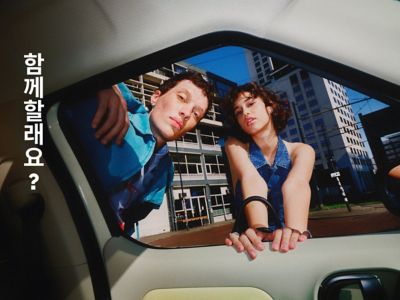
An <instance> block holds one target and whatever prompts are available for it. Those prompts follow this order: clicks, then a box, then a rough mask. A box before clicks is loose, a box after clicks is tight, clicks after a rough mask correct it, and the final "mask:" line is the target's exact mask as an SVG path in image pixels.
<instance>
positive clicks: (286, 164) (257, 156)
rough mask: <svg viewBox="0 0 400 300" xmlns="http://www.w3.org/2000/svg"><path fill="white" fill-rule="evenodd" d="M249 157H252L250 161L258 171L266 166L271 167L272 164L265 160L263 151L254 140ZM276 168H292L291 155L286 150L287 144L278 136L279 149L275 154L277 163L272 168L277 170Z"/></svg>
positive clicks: (251, 143) (251, 142)
mask: <svg viewBox="0 0 400 300" xmlns="http://www.w3.org/2000/svg"><path fill="white" fill-rule="evenodd" d="M249 157H250V161H251V162H252V163H253V165H254V166H255V167H256V169H258V168H260V167H262V166H264V165H269V166H271V164H270V163H269V162H268V161H267V160H266V159H265V157H264V155H263V153H262V151H261V149H260V148H259V147H258V145H257V144H256V143H255V142H254V141H253V140H251V141H250V146H249ZM276 167H282V168H285V169H289V168H290V157H289V153H288V151H287V149H286V146H285V144H284V143H283V140H282V139H281V138H280V137H279V136H278V149H277V151H276V154H275V161H274V164H273V166H272V168H276Z"/></svg>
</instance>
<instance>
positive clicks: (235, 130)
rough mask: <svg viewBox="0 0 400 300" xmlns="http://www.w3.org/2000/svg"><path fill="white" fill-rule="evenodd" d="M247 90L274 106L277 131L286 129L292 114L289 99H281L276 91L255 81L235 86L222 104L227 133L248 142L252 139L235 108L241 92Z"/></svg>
mask: <svg viewBox="0 0 400 300" xmlns="http://www.w3.org/2000/svg"><path fill="white" fill-rule="evenodd" d="M245 92H248V93H250V95H251V96H252V97H254V98H257V97H260V98H261V99H262V100H263V101H264V103H265V106H271V107H272V114H271V117H272V124H273V126H274V129H275V130H276V133H279V132H281V131H282V130H283V129H285V127H286V125H287V121H288V119H289V117H290V115H291V110H290V107H289V102H288V100H287V99H285V100H281V99H280V97H279V96H278V95H277V94H276V93H274V92H272V91H270V90H268V89H266V88H264V87H262V86H261V85H259V84H257V83H255V82H249V83H246V84H243V85H240V86H237V87H233V88H232V89H231V90H230V91H229V93H228V94H227V96H226V97H225V99H224V101H223V103H222V105H221V108H222V111H223V114H224V115H225V121H224V131H225V135H227V136H232V137H235V138H237V139H239V140H241V141H242V142H246V143H247V142H249V141H250V136H249V135H248V134H247V133H245V132H244V131H243V130H242V128H241V127H240V125H239V123H238V122H237V119H236V117H235V114H234V110H233V106H234V104H235V101H236V100H237V98H238V97H239V95H240V94H242V93H245Z"/></svg>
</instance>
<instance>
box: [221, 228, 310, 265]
mask: <svg viewBox="0 0 400 300" xmlns="http://www.w3.org/2000/svg"><path fill="white" fill-rule="evenodd" d="M307 239H308V234H305V233H304V234H301V233H300V232H299V231H297V230H293V229H291V228H289V227H286V228H284V229H277V230H275V231H274V232H272V233H263V232H260V231H257V230H255V229H253V228H248V229H247V230H246V231H245V232H243V233H242V234H241V235H239V233H237V232H232V233H230V234H229V235H228V237H227V238H226V239H225V244H226V245H227V246H232V247H234V248H235V250H236V251H237V252H246V253H247V254H248V255H249V257H250V258H251V259H255V258H256V257H257V253H258V252H261V251H263V250H264V249H265V245H264V244H263V241H272V245H271V248H272V251H280V252H282V253H285V252H288V251H289V250H293V249H295V248H296V245H297V242H304V241H305V240H307Z"/></svg>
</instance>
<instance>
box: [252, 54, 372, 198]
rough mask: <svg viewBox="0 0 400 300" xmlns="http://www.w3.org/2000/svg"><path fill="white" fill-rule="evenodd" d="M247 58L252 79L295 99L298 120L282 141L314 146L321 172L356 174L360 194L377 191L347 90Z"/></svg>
mask: <svg viewBox="0 0 400 300" xmlns="http://www.w3.org/2000/svg"><path fill="white" fill-rule="evenodd" d="M246 57H247V61H248V65H249V70H250V76H251V78H252V79H253V80H255V81H257V82H258V83H260V84H262V85H264V86H266V87H268V88H269V89H271V90H273V91H275V92H277V93H279V94H280V95H281V97H282V98H286V99H288V100H289V105H290V107H291V110H292V112H293V115H292V117H291V118H290V119H289V121H288V126H287V128H286V129H285V130H284V131H283V132H282V133H281V136H282V138H284V139H286V140H288V141H292V142H299V141H302V142H304V143H307V144H309V145H311V146H312V147H313V148H314V149H315V152H316V162H315V164H316V170H318V169H320V170H321V169H324V170H329V171H334V169H335V168H337V169H339V170H342V171H343V172H344V173H345V172H348V175H351V178H352V180H353V182H354V183H355V186H356V188H357V192H367V191H369V190H372V188H373V180H372V169H371V162H370V158H369V157H368V154H367V151H366V148H365V145H364V142H363V141H362V139H361V134H360V132H359V129H358V124H357V122H356V119H355V117H354V112H353V110H352V107H351V105H350V104H349V98H348V96H347V93H346V89H345V88H344V87H343V86H342V85H340V84H337V83H336V82H333V81H331V80H328V79H325V78H322V77H320V76H317V75H314V74H312V73H309V72H307V71H304V70H301V69H299V68H295V67H293V66H290V65H285V64H283V63H281V62H279V61H274V60H273V59H271V58H270V57H268V56H266V55H264V54H261V53H257V52H253V51H247V54H246ZM266 72H269V73H266ZM343 175H344V177H345V175H346V174H343Z"/></svg>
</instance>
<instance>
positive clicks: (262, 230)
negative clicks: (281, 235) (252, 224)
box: [256, 226, 274, 233]
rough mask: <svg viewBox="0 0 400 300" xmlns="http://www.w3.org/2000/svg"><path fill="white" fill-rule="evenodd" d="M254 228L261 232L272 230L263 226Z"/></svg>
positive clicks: (270, 231)
mask: <svg viewBox="0 0 400 300" xmlns="http://www.w3.org/2000/svg"><path fill="white" fill-rule="evenodd" d="M256 230H257V231H260V232H262V233H272V232H274V231H273V230H272V229H271V228H269V227H265V226H262V227H257V228H256Z"/></svg>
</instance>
